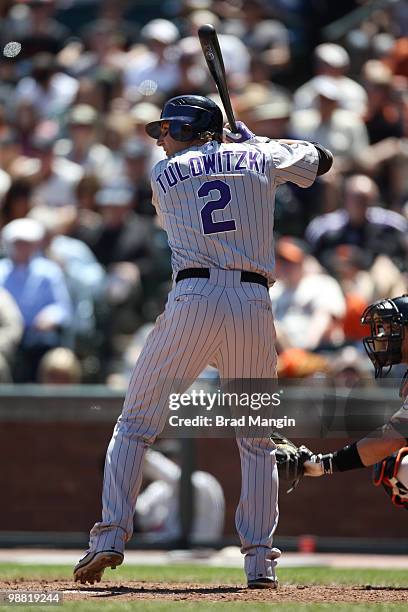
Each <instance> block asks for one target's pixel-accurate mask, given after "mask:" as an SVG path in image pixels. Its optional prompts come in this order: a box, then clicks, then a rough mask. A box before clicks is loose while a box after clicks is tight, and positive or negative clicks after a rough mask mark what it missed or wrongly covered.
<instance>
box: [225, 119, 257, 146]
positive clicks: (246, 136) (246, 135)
mask: <svg viewBox="0 0 408 612" xmlns="http://www.w3.org/2000/svg"><path fill="white" fill-rule="evenodd" d="M237 130H238V131H237V132H231V130H230V128H229V127H225V128H224V136H225V140H226V141H227V142H237V143H239V144H240V143H242V142H246V141H247V140H251V138H253V137H254V136H255V134H254V133H253V132H251V130H250V129H249V127H247V126H246V125H245V123H244V122H243V121H237Z"/></svg>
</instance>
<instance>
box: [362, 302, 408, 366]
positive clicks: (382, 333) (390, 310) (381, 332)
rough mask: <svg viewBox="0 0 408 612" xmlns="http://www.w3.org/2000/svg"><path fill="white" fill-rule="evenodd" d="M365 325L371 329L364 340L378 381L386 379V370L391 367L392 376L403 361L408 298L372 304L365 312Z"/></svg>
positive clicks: (363, 318)
mask: <svg viewBox="0 0 408 612" xmlns="http://www.w3.org/2000/svg"><path fill="white" fill-rule="evenodd" d="M361 323H362V324H363V325H370V331H371V333H370V335H369V336H367V337H366V338H363V344H364V348H365V350H366V352H367V355H368V356H369V358H370V359H371V361H372V362H373V365H374V368H375V377H376V378H377V377H378V376H382V371H383V368H384V367H388V372H389V371H390V370H391V368H392V366H393V365H395V364H397V363H401V361H402V341H403V339H404V335H405V333H406V330H405V326H406V325H408V295H401V296H400V297H396V298H393V299H384V300H378V301H377V302H374V303H373V304H370V306H368V308H366V310H365V311H364V312H363V315H362V317H361ZM388 372H387V374H388Z"/></svg>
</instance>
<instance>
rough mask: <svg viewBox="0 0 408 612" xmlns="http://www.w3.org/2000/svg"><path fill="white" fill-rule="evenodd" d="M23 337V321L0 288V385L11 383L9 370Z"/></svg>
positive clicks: (14, 305)
mask: <svg viewBox="0 0 408 612" xmlns="http://www.w3.org/2000/svg"><path fill="white" fill-rule="evenodd" d="M22 335H23V319H22V317H21V314H20V311H19V309H18V306H17V304H16V302H15V301H14V299H13V297H12V296H11V295H10V293H9V292H8V291H7V290H6V289H4V288H3V287H0V383H10V382H12V376H11V370H12V366H13V365H14V357H15V353H16V349H17V346H18V344H19V342H20V340H21V336H22Z"/></svg>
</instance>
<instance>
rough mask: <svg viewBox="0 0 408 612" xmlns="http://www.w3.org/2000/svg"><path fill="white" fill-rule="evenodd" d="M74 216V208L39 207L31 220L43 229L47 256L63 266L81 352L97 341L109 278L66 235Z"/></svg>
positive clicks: (73, 331) (88, 251) (89, 253)
mask: <svg viewBox="0 0 408 612" xmlns="http://www.w3.org/2000/svg"><path fill="white" fill-rule="evenodd" d="M72 214H73V211H72V210H71V209H70V208H68V209H67V208H65V207H64V208H63V209H61V208H60V209H56V208H49V207H47V206H35V207H34V208H32V209H31V211H30V212H29V215H28V216H29V218H30V219H35V220H36V221H38V223H40V224H41V225H42V226H43V228H44V231H45V236H44V239H43V242H42V249H43V252H44V254H45V255H46V256H47V257H49V258H50V259H51V260H52V261H55V262H56V263H57V264H59V265H60V266H61V269H62V271H63V272H64V276H65V281H66V284H67V288H68V291H69V295H70V298H71V303H72V310H73V318H72V325H71V328H70V332H71V334H72V336H73V338H74V342H75V347H76V348H77V349H79V348H80V347H82V346H83V344H84V343H88V345H92V344H93V343H94V341H95V339H94V335H95V333H96V314H95V307H96V303H97V301H98V300H99V299H100V298H102V299H103V291H104V288H105V280H106V279H105V276H106V275H105V270H104V269H103V267H102V266H101V265H100V264H99V263H98V262H97V260H96V258H95V255H94V254H93V253H92V251H91V249H90V248H89V247H88V246H87V245H86V244H85V243H84V242H82V241H81V240H77V239H75V238H71V237H70V236H67V235H65V234H66V232H67V229H68V228H69V226H70V224H71V221H72ZM74 214H75V213H74ZM90 348H91V346H90Z"/></svg>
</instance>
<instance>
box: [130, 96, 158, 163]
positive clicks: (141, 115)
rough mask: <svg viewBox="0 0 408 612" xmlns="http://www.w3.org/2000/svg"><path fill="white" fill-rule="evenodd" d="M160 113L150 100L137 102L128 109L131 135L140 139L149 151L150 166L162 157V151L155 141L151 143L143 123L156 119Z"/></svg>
mask: <svg viewBox="0 0 408 612" xmlns="http://www.w3.org/2000/svg"><path fill="white" fill-rule="evenodd" d="M159 115H160V109H159V108H158V106H156V105H155V104H151V103H150V102H139V103H138V104H135V105H134V106H133V108H132V109H131V110H130V118H131V121H132V126H133V136H134V137H135V138H137V139H138V140H141V141H142V142H143V144H144V146H145V147H146V150H147V151H149V158H150V168H153V166H154V165H155V164H156V163H157V162H159V161H160V160H161V159H163V153H164V152H163V151H162V150H161V147H157V146H156V145H155V143H153V145H152V142H153V141H152V139H151V138H150V136H149V135H148V134H147V133H146V130H145V125H146V124H147V123H149V122H150V121H156V119H157V117H158V116H159Z"/></svg>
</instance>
